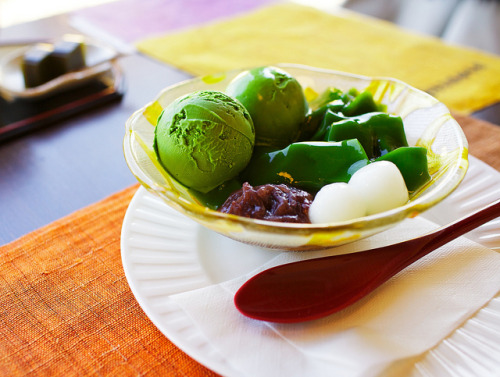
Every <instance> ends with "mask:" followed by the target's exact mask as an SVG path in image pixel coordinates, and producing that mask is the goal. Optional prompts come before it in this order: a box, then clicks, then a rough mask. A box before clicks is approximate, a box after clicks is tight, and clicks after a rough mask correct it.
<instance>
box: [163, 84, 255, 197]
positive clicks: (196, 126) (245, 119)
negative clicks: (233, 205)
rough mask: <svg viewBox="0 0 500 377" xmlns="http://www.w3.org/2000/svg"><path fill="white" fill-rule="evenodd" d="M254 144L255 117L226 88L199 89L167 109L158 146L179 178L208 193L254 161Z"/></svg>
mask: <svg viewBox="0 0 500 377" xmlns="http://www.w3.org/2000/svg"><path fill="white" fill-rule="evenodd" d="M254 143H255V132H254V126H253V123H252V119H251V117H250V115H249V113H248V112H247V110H246V109H245V108H244V107H243V106H242V105H241V104H240V103H239V102H238V101H236V100H234V99H233V98H231V97H229V96H227V95H226V94H224V93H222V92H217V91H198V92H194V93H190V94H188V95H186V96H184V97H181V98H178V99H177V100H175V101H174V102H172V103H171V104H170V105H169V106H167V107H166V108H165V109H164V110H163V112H162V113H161V115H160V117H159V118H158V123H157V126H156V128H155V140H154V149H155V151H156V154H157V156H158V159H159V161H160V163H161V164H162V165H163V167H164V168H165V169H166V170H167V171H168V172H169V173H170V174H171V175H172V176H173V177H175V178H176V179H177V180H178V181H179V182H181V183H182V184H183V185H185V186H187V187H190V188H192V189H195V190H197V191H200V192H208V191H210V190H212V189H214V188H216V187H217V186H219V185H220V184H222V183H224V182H225V181H227V180H229V179H231V178H234V177H235V176H236V175H237V174H238V173H239V172H240V171H241V170H242V169H243V168H244V167H245V166H246V165H247V164H248V162H249V160H250V158H251V156H252V151H253V147H254Z"/></svg>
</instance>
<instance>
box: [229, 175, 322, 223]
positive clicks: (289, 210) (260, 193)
mask: <svg viewBox="0 0 500 377" xmlns="http://www.w3.org/2000/svg"><path fill="white" fill-rule="evenodd" d="M312 201H313V196H312V195H311V194H309V193H308V192H306V191H303V190H300V189H297V188H295V187H291V186H288V185H285V184H279V185H275V184H266V185H262V186H256V187H252V186H251V185H250V184H249V183H247V182H245V183H244V184H243V187H242V188H241V189H240V190H238V191H235V192H234V193H232V194H231V195H230V196H229V198H227V199H226V201H225V202H224V204H223V205H222V206H221V207H220V209H219V211H221V212H224V213H231V214H233V215H239V216H244V217H251V218H253V219H260V220H269V221H278V222H288V223H309V222H310V221H309V215H308V213H309V207H310V206H311V203H312Z"/></svg>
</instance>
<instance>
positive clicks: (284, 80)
mask: <svg viewBox="0 0 500 377" xmlns="http://www.w3.org/2000/svg"><path fill="white" fill-rule="evenodd" d="M226 93H227V94H228V95H229V96H231V97H233V98H236V99H237V100H238V101H240V102H241V103H242V104H243V106H245V108H246V109H247V110H248V112H249V113H250V115H251V117H252V120H253V124H254V126H255V134H256V142H257V144H259V145H270V146H275V147H280V148H281V147H284V146H286V145H288V144H290V143H292V142H294V141H296V138H297V136H298V134H299V131H300V126H301V124H302V122H303V121H304V118H305V116H306V114H307V112H308V105H307V101H306V99H305V96H304V92H303V90H302V87H301V86H300V84H299V82H298V81H297V80H296V79H295V78H294V77H292V76H291V75H290V74H288V73H287V72H285V71H283V70H281V69H279V68H276V67H260V68H255V69H251V70H249V71H245V72H243V73H241V74H240V75H238V76H237V77H236V78H235V79H234V80H233V81H232V82H231V83H229V85H228V87H227V89H226Z"/></svg>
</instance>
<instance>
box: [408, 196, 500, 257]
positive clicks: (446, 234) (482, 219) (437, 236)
mask: <svg viewBox="0 0 500 377" xmlns="http://www.w3.org/2000/svg"><path fill="white" fill-rule="evenodd" d="M498 216H500V199H498V200H496V201H495V202H493V203H491V204H489V205H487V206H486V207H483V208H481V209H480V210H478V211H477V212H474V213H473V214H472V215H469V216H465V217H463V218H461V219H459V220H457V221H455V222H453V223H451V224H448V225H445V226H443V227H441V228H439V229H437V230H435V231H433V232H431V233H429V234H427V235H426V236H424V238H425V239H426V241H427V242H426V243H424V244H423V245H422V246H421V249H420V250H419V252H418V253H417V254H416V255H415V260H417V259H419V258H421V257H423V256H425V255H426V254H428V253H430V252H431V251H433V250H436V249H437V248H438V247H441V246H443V245H445V244H447V243H448V242H450V241H452V240H454V239H455V238H458V237H460V236H463V235H464V234H466V233H468V232H470V231H471V230H473V229H475V228H477V227H479V226H481V225H483V224H485V223H487V222H488V221H491V220H493V219H495V218H497V217H498Z"/></svg>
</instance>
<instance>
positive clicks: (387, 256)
mask: <svg viewBox="0 0 500 377" xmlns="http://www.w3.org/2000/svg"><path fill="white" fill-rule="evenodd" d="M498 216H500V200H497V201H496V202H494V203H493V204H490V205H488V206H486V207H484V208H483V209H481V210H479V211H477V212H476V213H474V214H472V215H470V216H468V217H465V218H463V219H461V220H458V221H456V222H454V223H452V224H450V225H447V226H444V227H442V228H439V229H437V230H436V231H433V232H431V233H429V234H426V235H424V236H422V237H418V238H414V239H411V240H408V241H405V242H401V243H398V244H395V245H390V246H385V247H381V248H377V249H372V250H367V251H363V252H359V253H354V254H345V255H335V256H331V257H324V258H317V259H310V260H305V261H300V262H294V263H289V264H285V265H281V266H277V267H273V268H270V269H268V270H265V271H262V272H260V273H259V274H257V275H255V276H254V277H252V278H251V279H249V280H248V281H247V282H246V283H245V284H243V286H242V287H241V288H240V289H239V290H238V292H236V295H235V298H234V302H235V305H236V307H237V308H238V310H239V311H240V312H241V313H243V314H244V315H246V316H248V317H251V318H254V319H259V320H264V321H271V322H281V323H293V322H303V321H309V320H313V319H317V318H321V317H324V316H327V315H329V314H333V313H335V312H338V311H340V310H342V309H344V308H346V307H347V306H349V305H351V304H353V303H354V302H356V301H358V300H359V299H361V298H362V297H364V296H366V295H367V294H369V293H370V292H372V291H373V290H374V289H376V288H377V287H379V286H380V285H382V284H383V283H385V282H386V281H387V280H389V279H390V278H391V277H392V276H394V275H396V274H397V273H398V272H400V271H401V270H403V269H404V268H406V267H408V266H409V265H410V264H412V263H413V262H415V261H417V260H418V259H420V258H422V257H423V256H425V255H427V254H429V253H430V252H431V251H433V250H435V249H437V248H438V247H440V246H442V245H444V244H446V243H448V242H450V241H452V240H454V239H455V238H457V237H460V236H461V235H463V234H465V233H467V232H469V231H471V230H472V229H475V228H477V227H478V226H480V225H482V224H484V223H486V222H488V221H490V220H492V219H494V218H496V217H498Z"/></svg>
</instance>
